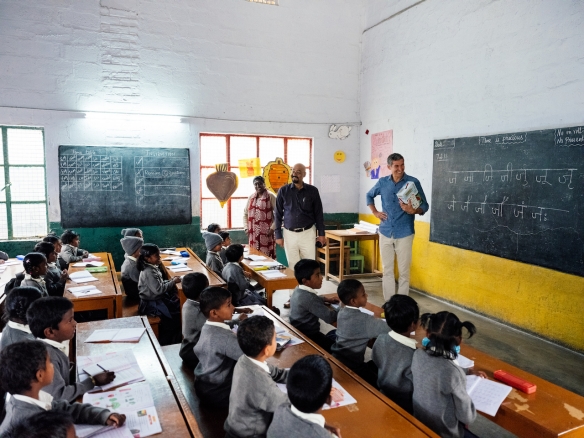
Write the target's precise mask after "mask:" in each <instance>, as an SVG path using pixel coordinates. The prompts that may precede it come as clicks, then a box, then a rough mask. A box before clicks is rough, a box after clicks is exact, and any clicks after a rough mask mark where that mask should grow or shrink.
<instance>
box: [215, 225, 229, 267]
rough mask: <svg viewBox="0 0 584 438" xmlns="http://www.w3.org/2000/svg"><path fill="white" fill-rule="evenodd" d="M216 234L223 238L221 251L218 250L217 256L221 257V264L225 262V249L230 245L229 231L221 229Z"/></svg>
mask: <svg viewBox="0 0 584 438" xmlns="http://www.w3.org/2000/svg"><path fill="white" fill-rule="evenodd" d="M217 234H219V235H220V236H221V238H222V239H223V244H222V245H221V251H219V257H221V261H222V262H223V264H226V263H227V257H226V256H225V251H227V248H229V245H231V237H229V233H228V232H227V231H221V232H220V233H217Z"/></svg>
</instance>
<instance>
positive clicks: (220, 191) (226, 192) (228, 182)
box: [207, 163, 238, 208]
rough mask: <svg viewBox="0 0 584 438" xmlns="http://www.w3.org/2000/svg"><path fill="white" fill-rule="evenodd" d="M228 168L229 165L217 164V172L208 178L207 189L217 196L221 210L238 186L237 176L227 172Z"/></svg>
mask: <svg viewBox="0 0 584 438" xmlns="http://www.w3.org/2000/svg"><path fill="white" fill-rule="evenodd" d="M228 168H229V166H228V164H227V163H221V164H215V169H217V172H214V173H212V174H211V175H209V176H208V177H207V188H208V189H209V191H210V192H211V193H213V194H214V195H215V197H216V198H217V200H218V201H219V203H220V204H221V208H223V206H224V205H225V203H226V202H227V201H229V198H231V195H233V193H235V191H236V190H237V186H238V179H237V175H236V174H235V173H233V172H229V171H227V169H228Z"/></svg>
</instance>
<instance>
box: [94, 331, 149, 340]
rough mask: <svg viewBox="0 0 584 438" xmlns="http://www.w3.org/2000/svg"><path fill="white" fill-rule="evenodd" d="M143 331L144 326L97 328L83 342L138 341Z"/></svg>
mask: <svg viewBox="0 0 584 438" xmlns="http://www.w3.org/2000/svg"><path fill="white" fill-rule="evenodd" d="M145 331H146V329H145V328H126V329H99V330H94V331H93V333H92V334H91V335H90V336H89V337H88V338H87V339H86V340H85V342H138V341H140V338H141V337H142V335H143V334H144V332H145Z"/></svg>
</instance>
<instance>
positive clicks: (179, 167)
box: [134, 156, 191, 207]
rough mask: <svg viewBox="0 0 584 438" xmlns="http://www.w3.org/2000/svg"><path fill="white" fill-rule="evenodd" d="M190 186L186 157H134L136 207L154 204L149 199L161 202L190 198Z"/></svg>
mask: <svg viewBox="0 0 584 438" xmlns="http://www.w3.org/2000/svg"><path fill="white" fill-rule="evenodd" d="M190 184H191V183H190V171H189V162H188V160H185V158H184V157H182V158H171V157H157V158H153V157H145V156H138V157H134V185H135V191H136V206H139V207H144V206H146V205H147V204H148V203H149V202H152V199H151V198H150V199H148V197H156V198H157V199H160V200H163V199H165V197H169V196H180V197H186V198H190V196H191V185H190ZM158 203H159V204H160V203H161V202H160V201H159V202H158Z"/></svg>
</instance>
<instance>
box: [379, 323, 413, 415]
mask: <svg viewBox="0 0 584 438" xmlns="http://www.w3.org/2000/svg"><path fill="white" fill-rule="evenodd" d="M386 329H387V327H386ZM415 351H416V350H415V349H414V348H410V347H408V346H407V345H404V344H402V343H400V342H398V341H396V340H395V339H393V338H392V337H391V336H389V334H388V333H387V332H386V333H384V334H382V335H379V336H378V337H377V340H376V341H375V344H374V345H373V351H372V354H371V358H372V359H373V362H374V363H375V365H377V368H378V370H379V371H378V373H377V386H379V389H380V391H381V393H382V394H384V395H386V396H388V397H389V398H390V399H392V400H393V401H394V402H396V403H397V404H398V405H400V406H401V407H402V408H404V409H405V410H406V411H408V412H410V413H411V412H412V393H413V392H414V383H413V378H412V369H411V367H412V357H413V356H414V352H415Z"/></svg>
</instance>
